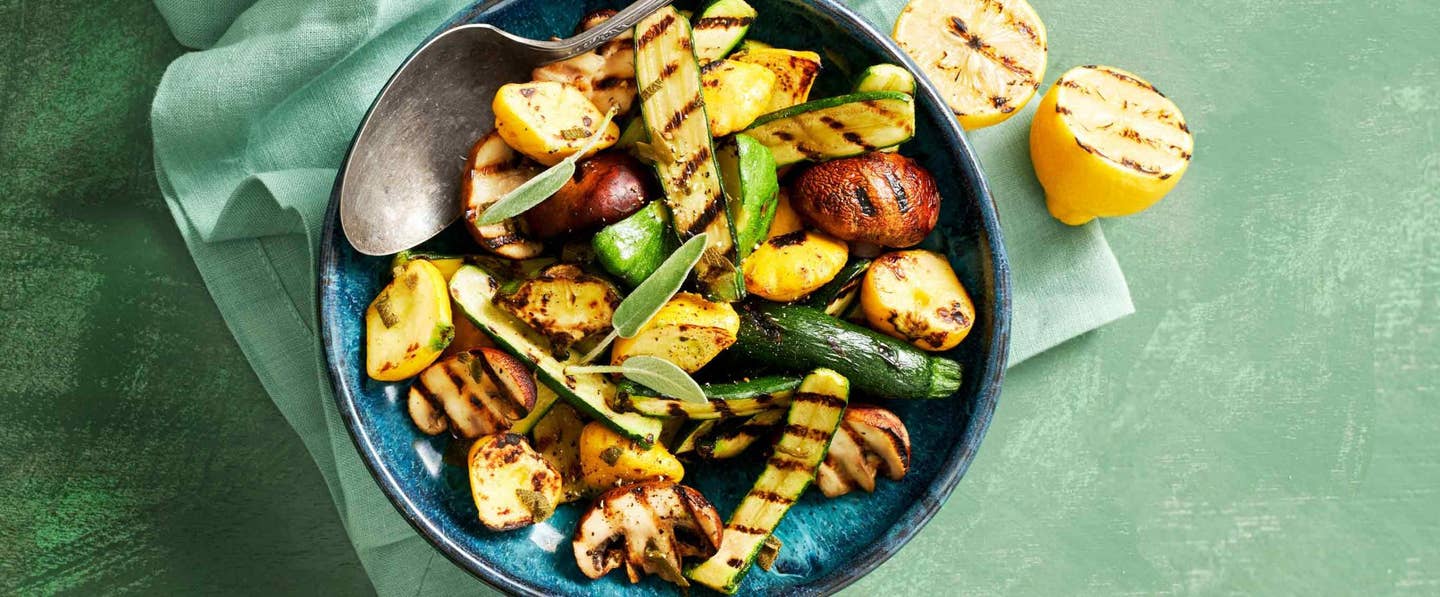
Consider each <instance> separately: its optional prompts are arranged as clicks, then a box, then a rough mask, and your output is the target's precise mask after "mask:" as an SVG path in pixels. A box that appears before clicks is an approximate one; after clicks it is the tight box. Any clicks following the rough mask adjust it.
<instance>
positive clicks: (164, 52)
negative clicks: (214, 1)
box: [0, 0, 1440, 594]
mask: <svg viewBox="0 0 1440 597" xmlns="http://www.w3.org/2000/svg"><path fill="white" fill-rule="evenodd" d="M1034 4H1035V6H1036V8H1037V9H1038V10H1039V11H1040V13H1041V15H1042V17H1043V18H1044V19H1045V21H1046V22H1047V24H1048V25H1049V29H1050V46H1051V56H1050V72H1049V73H1048V75H1047V80H1053V79H1054V78H1055V77H1056V76H1057V75H1058V74H1059V73H1060V72H1062V71H1063V70H1064V69H1066V68H1068V67H1070V66H1074V65H1078V64H1087V63H1094V62H1099V63H1107V64H1113V65H1116V66H1120V67H1122V68H1126V69H1129V70H1133V71H1135V72H1137V73H1140V74H1141V75H1143V76H1146V77H1149V78H1150V79H1151V80H1152V81H1154V82H1155V83H1156V84H1157V85H1159V86H1160V87H1161V89H1163V90H1164V91H1166V92H1167V94H1169V95H1170V96H1171V97H1172V98H1174V99H1175V100H1176V101H1177V102H1178V103H1179V104H1180V106H1181V108H1182V109H1183V110H1184V111H1185V114H1186V116H1187V117H1188V118H1189V121H1190V124H1191V128H1192V129H1193V130H1194V131H1195V133H1196V136H1197V138H1198V145H1197V150H1196V159H1195V163H1194V165H1193V166H1192V167H1191V169H1190V172H1189V173H1188V174H1187V175H1186V177H1185V180H1184V181H1183V182H1182V183H1181V184H1180V186H1179V188H1178V189H1177V190H1176V191H1175V193H1174V194H1172V195H1171V196H1170V197H1169V198H1168V199H1167V200H1165V201H1164V202H1162V203H1161V204H1160V205H1159V206H1158V207H1157V208H1155V209H1153V210H1151V211H1150V212H1147V213H1145V214H1141V215H1139V216H1136V217H1131V218H1127V219H1123V220H1113V221H1107V222H1105V223H1104V228H1105V232H1106V234H1107V235H1108V236H1109V239H1110V241H1111V244H1112V245H1113V247H1114V249H1115V252H1116V254H1117V255H1118V257H1119V260H1120V262H1121V264H1122V265H1123V266H1124V268H1125V271H1126V273H1127V275H1128V277H1129V280H1130V285H1131V288H1132V291H1133V293H1134V297H1135V304H1136V307H1137V309H1138V312H1137V313H1136V314H1135V315H1133V316H1131V317H1129V318H1127V319H1124V320H1122V321H1120V322H1118V323H1115V324H1113V325H1111V326H1109V327H1107V328H1105V329H1102V330H1100V331H1098V332H1095V333H1092V334H1089V335H1087V336H1085V337H1082V338H1080V339H1078V340H1075V341H1072V342H1070V343H1068V344H1066V345H1064V346H1062V347H1060V348H1059V349H1056V350H1053V351H1051V352H1049V353H1047V354H1045V355H1042V356H1040V357H1038V358H1036V359H1034V360H1032V361H1030V362H1028V363H1026V364H1024V365H1023V366H1021V367H1018V368H1016V369H1014V370H1012V372H1011V373H1010V376H1009V378H1008V380H1007V382H1006V386H1005V391H1004V395H1003V398H1002V401H1001V406H1000V409H999V411H998V413H997V415H996V418H995V422H994V426H993V427H992V428H991V432H990V435H989V437H988V438H987V439H986V441H985V444H984V446H983V448H982V449H981V451H980V455H979V458H978V459H977V460H976V461H975V464H974V467H973V468H972V469H971V471H970V474H969V475H968V476H967V477H966V479H965V481H964V482H963V483H962V484H961V485H960V488H959V490H958V491H957V492H956V493H955V495H954V497H952V498H951V500H950V502H949V504H948V505H947V506H946V507H945V508H944V510H943V511H942V512H941V513H940V515H939V516H938V517H937V518H936V519H935V520H934V521H933V522H932V523H931V524H930V526H929V527H928V528H927V529H926V530H925V531H924V532H923V533H922V534H921V535H920V536H919V537H918V538H917V539H916V540H915V541H914V542H913V543H912V544H911V545H910V546H909V547H907V548H906V549H905V550H904V551H903V552H901V554H900V555H899V556H898V557H896V558H895V559H894V560H892V561H890V562H889V563H887V564H886V565H884V566H883V567H882V568H880V569H879V571H877V572H876V573H874V574H872V575H871V576H869V577H868V578H866V579H865V580H863V581H862V582H861V583H860V584H859V585H857V589H856V590H854V591H852V592H853V593H854V594H874V593H879V592H881V591H885V592H893V593H905V594H933V593H951V592H965V593H976V594H995V593H1004V594H1076V593H1078V594H1115V593H1144V594H1151V593H1230V592H1240V593H1266V594H1289V593H1307V594H1344V593H1355V594H1369V593H1396V594H1407V593H1408V594H1437V593H1440V102H1436V101H1434V100H1433V99H1432V96H1434V95H1435V94H1436V93H1437V92H1440V58H1437V56H1440V33H1437V31H1440V6H1437V5H1436V4H1435V2H1434V1H1433V0H1410V1H1391V2H1378V1H1359V0H1313V1H1310V2H1303V3H1302V2H1288V1H1287V2H1281V1H1259V2H1257V1H1255V0H1248V1H1241V0H1212V1H1207V2H1189V1H1183V0H1169V1H1139V0H1136V1H1121V0H1069V1H1061V0H1034ZM0 48H3V50H0V51H3V56H0V85H3V91H0V254H3V255H4V258H3V259H0V280H3V283H0V379H4V380H5V383H4V385H3V386H0V593H12V592H22V593H28V592H51V591H56V590H69V591H73V592H77V593H85V594H95V593H120V592H142V593H186V594H191V593H211V592H222V593H223V592H235V593H251V594H254V593H314V592H323V593H339V594H348V593H363V592H366V591H369V584H368V581H367V580H366V578H365V576H364V573H363V570H361V568H360V567H359V564H358V562H357V561H356V560H355V558H354V555H353V553H352V552H351V550H350V547H349V544H348V543H347V541H346V539H345V535H344V532H343V530H342V528H341V527H340V524H339V520H338V518H337V517H336V515H335V513H334V510H333V508H332V506H331V503H330V499H329V496H328V494H327V493H326V490H325V488H324V486H323V484H322V483H321V481H320V477H319V476H318V475H317V474H316V471H315V469H314V465H313V464H312V463H311V462H310V460H309V459H308V458H307V456H306V453H305V451H304V449H303V448H302V447H301V444H300V442H299V441H297V439H296V438H295V437H293V435H292V433H291V431H290V429H289V427H287V426H286V425H285V424H284V422H283V421H282V420H281V418H280V416H279V414H278V413H277V412H276V411H275V409H274V407H273V406H271V404H270V402H269V400H268V399H267V398H266V397H265V395H264V394H263V392H262V390H261V388H260V385H259V384H258V383H257V382H256V380H255V378H254V376H253V375H252V374H251V373H250V371H249V369H248V367H247V365H246V363H245V361H244V359H243V358H242V356H241V354H240V352H239V350H238V349H237V348H236V346H235V345H234V343H233V341H232V340H231V339H230V336H229V334H228V332H227V331H226V329H225V326H224V324H223V323H222V322H221V320H220V318H219V315H218V313H217V312H216V310H215V308H214V307H213V305H212V304H211V302H210V299H209V297H208V295H207V293H206V291H205V288H204V286H203V284H202V282H201V280H200V277H199V276H198V275H197V273H196V272H195V270H194V266H193V264H192V263H191V261H190V258H189V256H188V255H187V253H186V251H185V247H184V244H183V243H182V242H181V240H180V236H179V234H178V233H177V232H176V230H175V228H174V224H173V222H172V221H171V219H170V215H169V213H168V212H167V211H166V210H165V208H164V205H163V203H162V202H161V200H160V197H159V192H158V190H157V189H156V186H155V180H154V176H153V165H152V162H151V157H150V133H149V129H148V125H147V122H146V119H147V115H148V112H149V100H150V96H151V94H152V93H153V91H154V87H155V85H156V83H157V82H158V81H159V78H160V74H161V73H162V72H163V69H164V67H165V65H166V64H167V63H168V61H169V60H171V59H173V58H174V57H175V56H177V55H178V54H179V53H180V52H181V51H182V49H181V48H180V47H179V46H178V45H177V44H176V43H175V42H174V40H173V39H172V38H171V37H170V35H169V33H168V31H167V29H166V28H165V26H164V24H163V23H162V21H161V20H160V18H159V16H158V14H156V13H155V11H154V9H153V7H152V6H151V5H150V4H149V3H148V2H143V1H141V0H123V1H95V0H84V1H82V0H51V1H48V2H35V1H30V2H23V1H21V0H0ZM1003 126H1024V124H1023V123H1020V122H1012V123H1008V124H1006V125H1003ZM977 134H978V135H984V134H985V132H984V131H981V132H979V133H977ZM478 590H479V587H478V585H477V591H478Z"/></svg>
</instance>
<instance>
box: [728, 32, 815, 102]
mask: <svg viewBox="0 0 1440 597" xmlns="http://www.w3.org/2000/svg"><path fill="white" fill-rule="evenodd" d="M730 59H731V60H738V61H740V62H748V63H751V64H758V65H760V66H763V67H765V68H768V69H770V71H771V72H773V73H775V91H774V92H772V93H771V94H770V105H769V106H767V107H766V109H765V111H766V112H774V111H776V110H783V109H785V108H789V107H790V106H796V105H799V104H803V103H805V102H807V101H809V99H810V87H811V86H812V85H814V84H815V77H817V76H819V75H820V55H819V54H816V53H815V52H804V51H798V50H783V49H780V48H751V49H748V50H745V51H743V52H740V53H737V54H734V55H732V56H731V57H730Z"/></svg>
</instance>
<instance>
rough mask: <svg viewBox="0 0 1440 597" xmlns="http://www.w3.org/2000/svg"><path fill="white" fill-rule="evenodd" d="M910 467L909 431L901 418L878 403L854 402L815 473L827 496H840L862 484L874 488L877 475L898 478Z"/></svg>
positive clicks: (865, 487)
mask: <svg viewBox="0 0 1440 597" xmlns="http://www.w3.org/2000/svg"><path fill="white" fill-rule="evenodd" d="M909 470H910V433H909V431H906V429H905V424H904V423H902V422H901V421H900V417H897V416H895V413H892V412H890V411H888V410H885V409H883V408H880V407H878V406H868V405H863V404H856V405H852V406H851V407H850V408H849V409H847V410H846V411H845V418H844V420H842V421H841V422H840V430H839V431H837V432H836V433H835V437H834V438H833V439H831V440H830V451H829V452H828V453H826V455H825V462H822V463H821V464H820V469H819V471H818V472H817V473H816V475H815V485H816V486H818V487H819V488H820V492H821V493H824V494H825V497H832V498H833V497H838V496H841V495H845V494H847V493H850V491H851V490H852V489H855V488H856V487H859V488H860V489H864V490H865V491H866V492H871V491H875V475H876V473H877V472H881V473H884V474H885V476H887V477H889V478H890V479H892V480H895V481H899V480H900V479H902V478H904V477H905V473H906V472H909Z"/></svg>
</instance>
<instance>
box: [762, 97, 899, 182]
mask: <svg viewBox="0 0 1440 597" xmlns="http://www.w3.org/2000/svg"><path fill="white" fill-rule="evenodd" d="M744 132H745V134H746V135H750V136H751V137H754V138H755V140H757V141H759V142H761V143H764V144H765V146H766V147H769V148H770V152H771V153H772V154H773V155H774V156H775V163H776V164H777V165H779V166H786V165H789V164H794V163H797V162H802V161H805V160H811V161H821V160H829V159H834V158H843V157H850V156H856V155H860V154H863V153H869V152H872V151H875V150H877V149H882V148H886V147H893V146H895V145H899V144H901V143H904V142H906V141H909V140H910V137H913V136H914V135H915V98H912V97H910V96H909V95H906V94H904V93H900V92H898V91H865V92H860V93H852V94H849V95H842V96H838V97H829V98H825V99H820V100H815V101H811V102H805V103H803V104H800V105H798V106H791V107H789V108H785V109H784V110H776V111H774V112H771V113H769V114H766V115H764V116H761V117H760V118H757V119H755V123H754V124H751V125H750V128H748V129H745V131H744Z"/></svg>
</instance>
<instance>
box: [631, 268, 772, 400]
mask: <svg viewBox="0 0 1440 597" xmlns="http://www.w3.org/2000/svg"><path fill="white" fill-rule="evenodd" d="M752 258H753V256H752ZM739 331H740V315H739V314H738V313H736V312H735V308H734V307H731V306H730V305H729V304H728V303H719V302H712V301H708V300H705V298H704V297H702V296H700V295H698V294H693V293H689V292H681V293H679V294H676V295H675V297H674V298H671V299H670V301H669V302H667V303H665V306H664V307H661V308H660V311H659V312H657V313H656V314H655V316H654V317H652V318H650V321H649V322H648V323H646V324H645V327H643V328H641V329H640V333H638V334H636V335H635V337H633V338H616V339H615V346H614V348H613V349H612V350H611V353H610V363H611V364H612V365H619V364H620V363H623V362H625V359H628V358H630V357H633V356H637V355H649V356H653V357H659V358H662V359H665V360H667V361H670V362H671V363H674V364H675V365H676V366H678V367H680V368H681V369H684V370H685V371H686V372H687V373H694V372H696V371H699V370H700V368H701V367H704V366H705V364H706V363H709V362H710V361H711V359H714V358H715V357H716V356H717V355H719V354H720V353H721V351H724V350H725V349H726V348H729V347H730V345H731V344H734V343H735V338H736V334H737V333H739Z"/></svg>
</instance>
